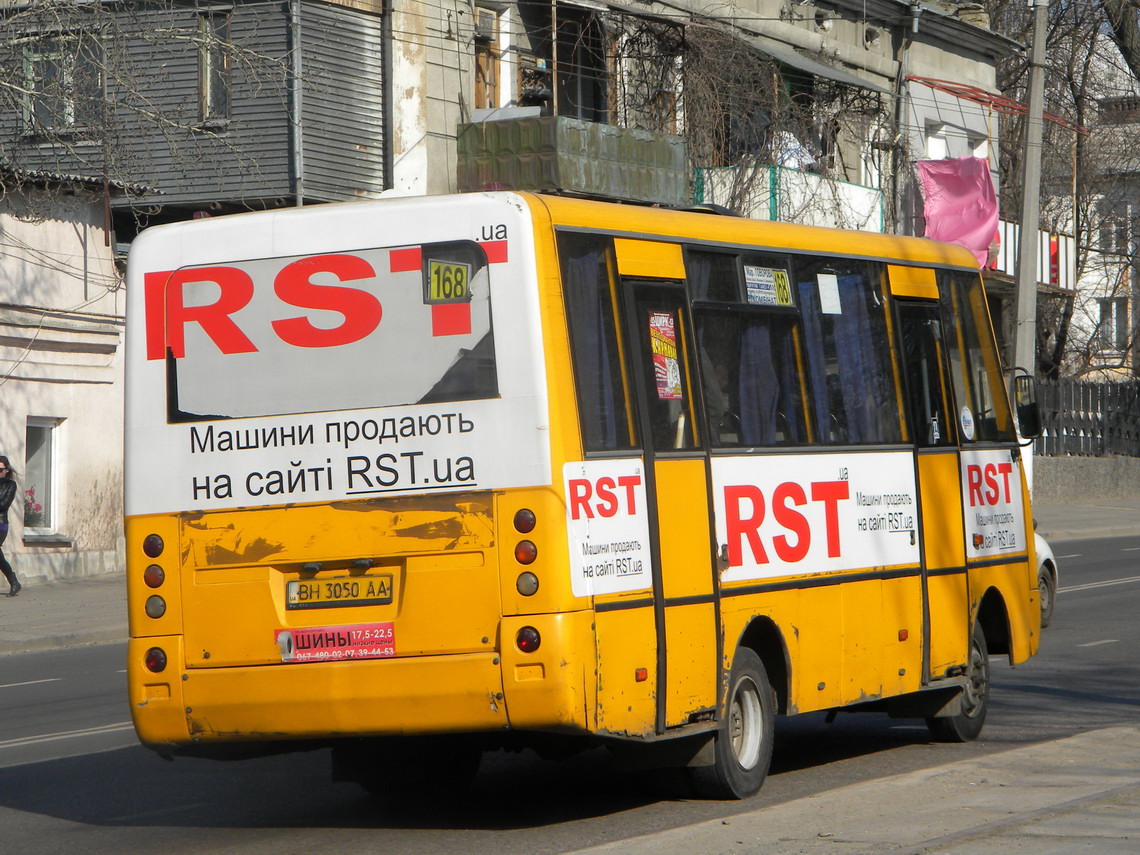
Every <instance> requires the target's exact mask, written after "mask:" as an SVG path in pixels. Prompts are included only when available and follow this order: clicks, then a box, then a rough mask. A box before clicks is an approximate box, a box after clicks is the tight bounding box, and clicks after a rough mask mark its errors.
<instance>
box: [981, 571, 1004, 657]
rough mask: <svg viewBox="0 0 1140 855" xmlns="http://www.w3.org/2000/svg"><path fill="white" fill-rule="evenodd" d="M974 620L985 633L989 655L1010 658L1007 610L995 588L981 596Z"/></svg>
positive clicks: (999, 592)
mask: <svg viewBox="0 0 1140 855" xmlns="http://www.w3.org/2000/svg"><path fill="white" fill-rule="evenodd" d="M974 620H975V622H976V623H977V624H978V625H979V626H981V628H982V632H983V633H985V636H986V647H987V648H989V653H990V655H993V654H995V653H996V654H1005V655H1006V656H1010V655H1011V654H1012V651H1011V648H1010V629H1009V608H1008V607H1007V606H1006V602H1005V597H1003V596H1002V593H1001V591H999V590H998V589H997V588H989V589H988V590H987V591H986V592H985V594H983V595H982V600H981V603H980V604H979V605H978V612H977V616H976V617H975V618H974Z"/></svg>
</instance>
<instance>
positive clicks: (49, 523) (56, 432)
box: [19, 416, 63, 535]
mask: <svg viewBox="0 0 1140 855" xmlns="http://www.w3.org/2000/svg"><path fill="white" fill-rule="evenodd" d="M62 424H63V419H57V418H48V417H43V416H28V418H27V426H26V429H25V435H24V440H25V446H24V472H23V476H24V477H23V479H22V480H21V482H20V496H19V498H20V499H23V498H24V497H25V496H26V495H27V492H26V491H27V490H28V489H32V488H35V487H37V485H36V484H32V483H30V480H29V479H30V477H31V471H32V467H31V465H30V460H29V458H28V446H27V439H28V436H27V431H30V430H32V429H38V430H45V431H47V441H46V443H45V445H44V446H43V448H44V449H46V454H47V478H46V483H47V495H46V497H45V496H44V495H43V494H42V493H40V494H39V495H38V496H37V500H39V502H40V504H42V505H43V506H44V512H45V519H44V524H43V525H38V526H37V525H28V524H27V523H25V524H24V533H25V535H53V534H55V533H56V532H58V531H59V530H60V524H61V522H62V520H61V518H60V517H61V513H60V511H61V506H60V501H59V485H60V475H59V470H60V468H61V465H60V464H61V461H62V459H63V454H62V450H63V442H62V439H63V432H62V430H61V429H60V428H61V425H62ZM38 486H42V485H38ZM45 499H46V501H45ZM25 519H26V517H25Z"/></svg>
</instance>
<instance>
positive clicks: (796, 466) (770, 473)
mask: <svg viewBox="0 0 1140 855" xmlns="http://www.w3.org/2000/svg"><path fill="white" fill-rule="evenodd" d="M712 471H713V507H714V513H715V514H716V520H715V527H716V536H717V541H716V542H717V547H718V549H719V551H720V553H721V556H722V558H723V559H725V560H726V562H727V565H728V566H727V567H726V568H724V569H723V570H722V572H721V579H722V580H723V581H725V582H736V581H744V580H751V579H769V578H775V577H779V576H788V575H798V574H808V573H828V572H834V571H839V570H866V569H875V568H883V567H894V566H900V565H902V566H906V565H917V564H918V562H919V546H918V531H917V523H916V520H917V516H918V494H917V489H916V486H915V480H914V459H913V456H912V455H911V454H909V453H907V452H865V453H858V454H789V455H778V456H776V455H772V456H766V457H759V456H757V457H721V456H717V457H714V458H713V460H712Z"/></svg>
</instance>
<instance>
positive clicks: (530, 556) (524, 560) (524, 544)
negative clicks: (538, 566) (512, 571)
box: [515, 540, 538, 564]
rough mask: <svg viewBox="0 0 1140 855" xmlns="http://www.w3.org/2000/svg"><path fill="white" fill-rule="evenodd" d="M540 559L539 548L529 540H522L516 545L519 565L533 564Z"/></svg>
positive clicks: (516, 559)
mask: <svg viewBox="0 0 1140 855" xmlns="http://www.w3.org/2000/svg"><path fill="white" fill-rule="evenodd" d="M536 558H538V547H537V546H535V545H534V544H533V543H531V542H530V541H529V540H520V541H519V542H518V543H516V544H515V561H517V562H518V563H519V564H533V563H534V559H536Z"/></svg>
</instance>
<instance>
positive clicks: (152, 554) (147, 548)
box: [143, 534, 166, 558]
mask: <svg viewBox="0 0 1140 855" xmlns="http://www.w3.org/2000/svg"><path fill="white" fill-rule="evenodd" d="M165 548H166V544H165V543H163V542H162V538H161V537H159V536H158V535H157V534H148V535H147V536H146V539H145V540H143V552H144V553H145V554H146V557H147V558H158V556H160V555H162V550H163V549H165Z"/></svg>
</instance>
